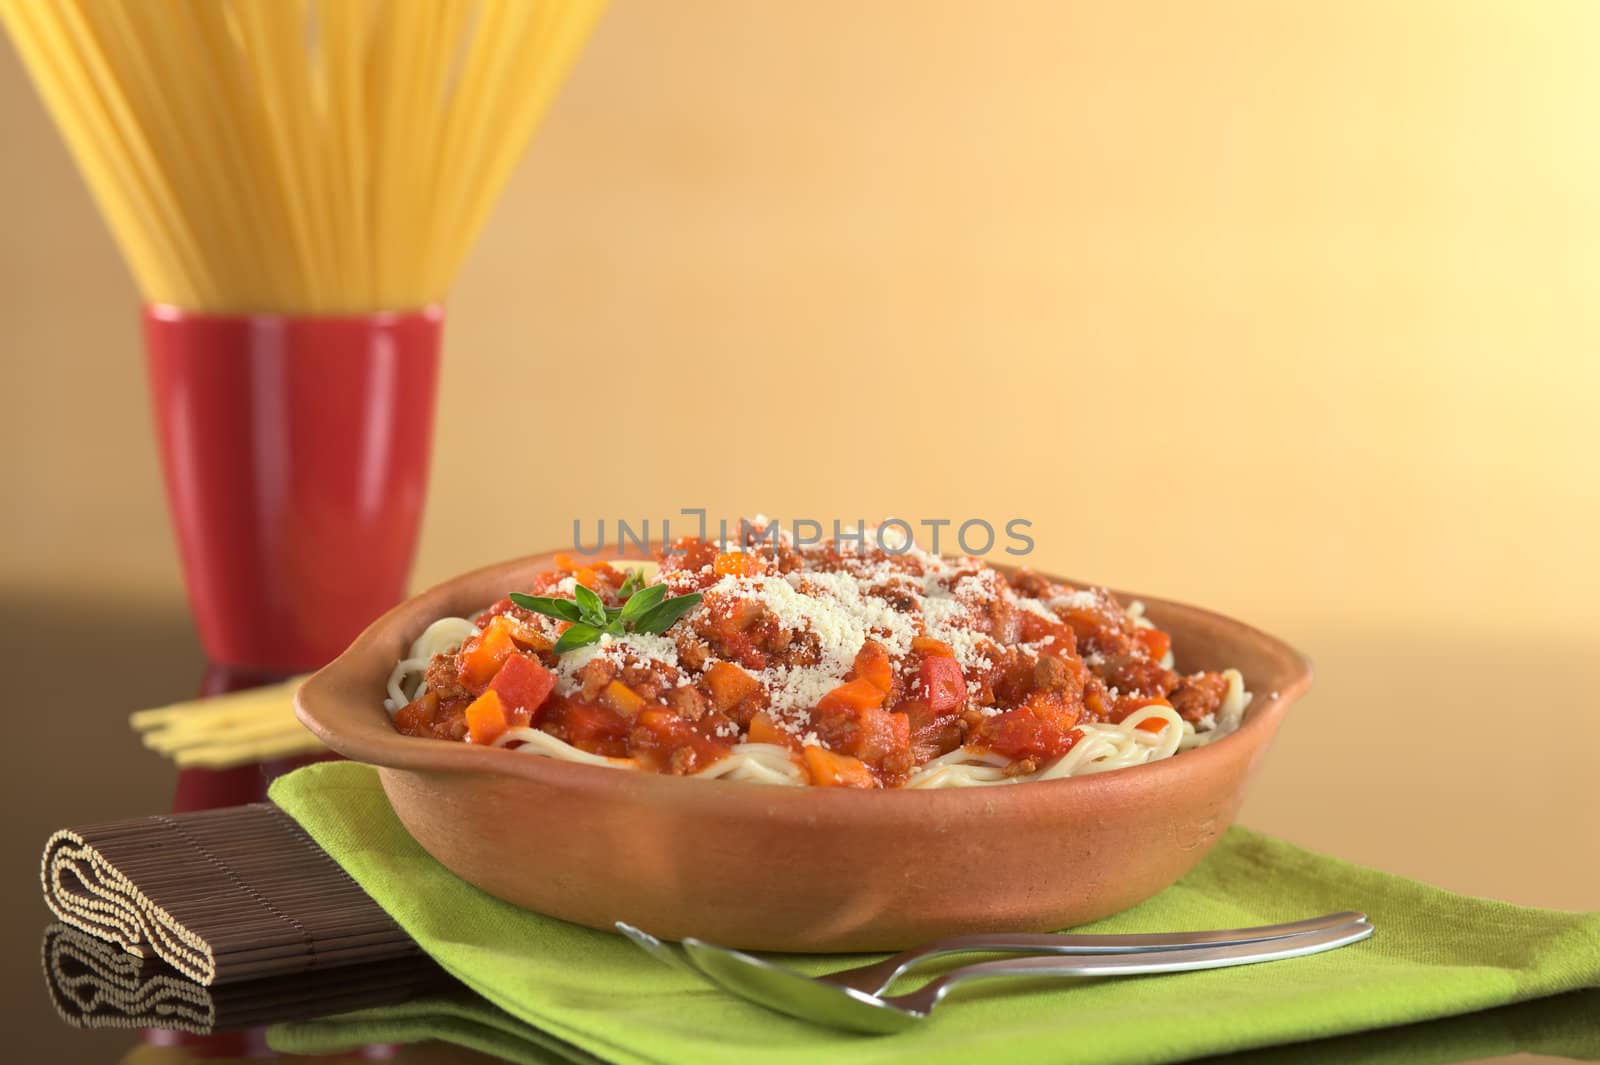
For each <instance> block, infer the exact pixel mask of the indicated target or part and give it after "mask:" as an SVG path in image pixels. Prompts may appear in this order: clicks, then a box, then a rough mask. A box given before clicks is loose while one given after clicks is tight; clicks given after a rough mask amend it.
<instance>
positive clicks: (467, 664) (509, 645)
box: [458, 617, 517, 695]
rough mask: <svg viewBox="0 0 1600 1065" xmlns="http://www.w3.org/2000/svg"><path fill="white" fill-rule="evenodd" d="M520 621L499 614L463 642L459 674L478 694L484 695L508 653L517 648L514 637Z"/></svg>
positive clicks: (465, 685) (470, 688) (474, 692)
mask: <svg viewBox="0 0 1600 1065" xmlns="http://www.w3.org/2000/svg"><path fill="white" fill-rule="evenodd" d="M515 627H516V622H515V621H513V620H512V619H511V618H508V617H495V618H494V619H492V620H491V621H490V622H489V627H488V628H486V629H484V630H483V632H482V633H480V634H479V635H477V636H474V637H473V638H472V639H470V640H468V641H467V642H466V643H464V644H462V645H461V667H460V669H459V670H458V676H459V677H460V679H461V684H462V686H463V687H465V688H466V689H467V690H468V691H470V692H472V694H474V695H481V694H483V691H484V689H485V688H487V687H488V686H489V682H490V681H491V680H493V679H494V675H495V674H496V673H498V672H499V671H500V666H501V664H502V663H504V662H505V660H506V658H507V656H509V655H510V654H511V652H512V651H515V650H516V649H517V644H516V641H515V640H513V639H512V638H511V632H512V629H513V628H515Z"/></svg>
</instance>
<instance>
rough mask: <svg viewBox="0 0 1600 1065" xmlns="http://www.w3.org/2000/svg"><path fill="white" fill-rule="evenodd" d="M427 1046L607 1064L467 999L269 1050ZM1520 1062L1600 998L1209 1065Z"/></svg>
mask: <svg viewBox="0 0 1600 1065" xmlns="http://www.w3.org/2000/svg"><path fill="white" fill-rule="evenodd" d="M423 1040H440V1041H443V1042H447V1043H453V1044H455V1045H456V1046H463V1047H467V1048H469V1049H472V1050H479V1051H483V1052H484V1053H486V1054H492V1055H494V1056H495V1057H498V1058H504V1059H505V1060H507V1061H514V1062H518V1063H519V1065H595V1063H596V1062H598V1061H600V1059H599V1058H596V1057H595V1056H594V1055H592V1054H589V1053H586V1052H585V1051H582V1050H579V1049H578V1048H577V1047H575V1046H572V1045H571V1044H570V1043H562V1042H561V1041H560V1040H558V1039H556V1038H554V1037H553V1036H550V1035H546V1034H545V1033H544V1032H541V1031H539V1030H538V1029H537V1028H533V1027H531V1026H529V1025H526V1024H523V1023H522V1022H521V1021H519V1020H517V1019H516V1018H515V1017H513V1016H511V1015H510V1014H508V1013H506V1012H505V1011H503V1010H499V1009H496V1008H495V1007H494V1006H491V1005H490V1004H489V1003H488V1002H485V1001H484V1000H483V999H481V998H478V997H477V996H476V995H473V994H472V993H471V992H467V991H462V992H457V993H455V994H452V995H450V996H444V997H436V998H426V999H419V1000H417V1001H415V1002H410V1003H406V1004H404V1005H394V1006H380V1007H378V1008H376V1009H369V1010H361V1011H359V1012H356V1013H345V1014H341V1015H339V1016H337V1017H319V1018H318V1019H316V1020H312V1021H295V1022H292V1023H289V1024H281V1025H278V1026H277V1027H274V1028H272V1029H269V1030H268V1032H267V1043H268V1045H270V1046H271V1047H272V1048H273V1049H274V1050H277V1051H280V1052H281V1053H285V1054H342V1053H345V1052H347V1051H352V1050H358V1049H360V1048H362V1047H366V1046H372V1045H374V1044H383V1043H416V1042H422V1041H423ZM1518 1053H1527V1054H1538V1055H1541V1056H1549V1057H1564V1058H1575V1059H1578V1060H1581V1061H1600V990H1589V991H1571V992H1568V993H1567V994H1565V995H1552V996H1550V997H1549V998H1541V999H1535V1000H1533V1001H1532V1002H1519V1003H1517V1004H1515V1005H1512V1006H1501V1007H1499V1008H1498V1009H1492V1010H1482V1011H1479V1012H1477V1013H1469V1014H1466V1015H1465V1016H1461V1017H1444V1018H1441V1019H1440V1020H1436V1021H1423V1022H1421V1023H1418V1024H1404V1025H1401V1026H1399V1027H1397V1028H1380V1029H1378V1030H1376V1031H1371V1032H1357V1033H1355V1034H1353V1035H1342V1036H1334V1037H1333V1038H1331V1039H1319V1040H1317V1041H1315V1042H1310V1043H1296V1044H1294V1045H1293V1046H1290V1047H1285V1046H1281V1045H1280V1046H1271V1047H1260V1048H1257V1049H1255V1050H1242V1051H1239V1052H1238V1053H1235V1054H1223V1055H1221V1056H1219V1057H1208V1058H1206V1065H1278V1063H1280V1062H1283V1061H1288V1060H1292V1061H1294V1063H1295V1065H1452V1063H1457V1062H1470V1061H1483V1060H1485V1059H1487V1058H1499V1057H1505V1056H1507V1055H1510V1054H1518ZM1068 1058H1069V1059H1070V1058H1071V1055H1068ZM1073 1060H1076V1059H1073Z"/></svg>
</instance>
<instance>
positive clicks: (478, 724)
mask: <svg viewBox="0 0 1600 1065" xmlns="http://www.w3.org/2000/svg"><path fill="white" fill-rule="evenodd" d="M510 727H511V722H510V720H509V719H508V718H507V716H506V708H505V704H504V703H502V702H501V701H500V695H499V693H498V692H494V691H486V692H484V693H483V694H482V695H480V696H478V697H477V698H476V699H474V700H472V705H470V706H468V707H467V735H468V737H470V738H471V740H472V742H473V743H481V744H483V745H484V746H486V747H487V746H488V745H489V744H491V743H493V742H494V741H495V740H497V739H499V738H500V734H501V733H503V732H505V730H506V729H508V728H510Z"/></svg>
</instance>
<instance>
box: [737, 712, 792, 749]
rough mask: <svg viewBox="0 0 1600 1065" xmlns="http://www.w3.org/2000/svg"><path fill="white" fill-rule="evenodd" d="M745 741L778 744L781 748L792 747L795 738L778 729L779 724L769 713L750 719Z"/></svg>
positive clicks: (759, 714)
mask: <svg viewBox="0 0 1600 1065" xmlns="http://www.w3.org/2000/svg"><path fill="white" fill-rule="evenodd" d="M745 739H747V740H749V741H750V742H751V743H776V744H778V745H779V746H781V747H792V746H794V745H795V738H794V737H793V736H792V735H790V734H789V733H787V732H785V731H783V729H781V728H779V727H778V723H777V722H776V721H774V720H773V719H772V715H770V714H767V713H764V712H763V713H757V714H756V715H755V716H754V717H752V718H751V719H750V727H749V729H748V730H747V731H746V734H745Z"/></svg>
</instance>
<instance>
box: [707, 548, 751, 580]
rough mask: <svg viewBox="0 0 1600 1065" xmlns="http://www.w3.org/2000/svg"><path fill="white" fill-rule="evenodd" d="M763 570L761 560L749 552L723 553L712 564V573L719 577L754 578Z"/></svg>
mask: <svg viewBox="0 0 1600 1065" xmlns="http://www.w3.org/2000/svg"><path fill="white" fill-rule="evenodd" d="M761 569H762V566H761V560H760V559H759V558H757V557H756V556H755V555H753V554H751V553H749V552H748V551H723V552H721V553H720V554H718V555H717V557H716V558H715V559H713V560H712V562H711V572H713V573H715V574H716V575H717V576H719V577H754V576H757V575H758V574H760V572H761Z"/></svg>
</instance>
